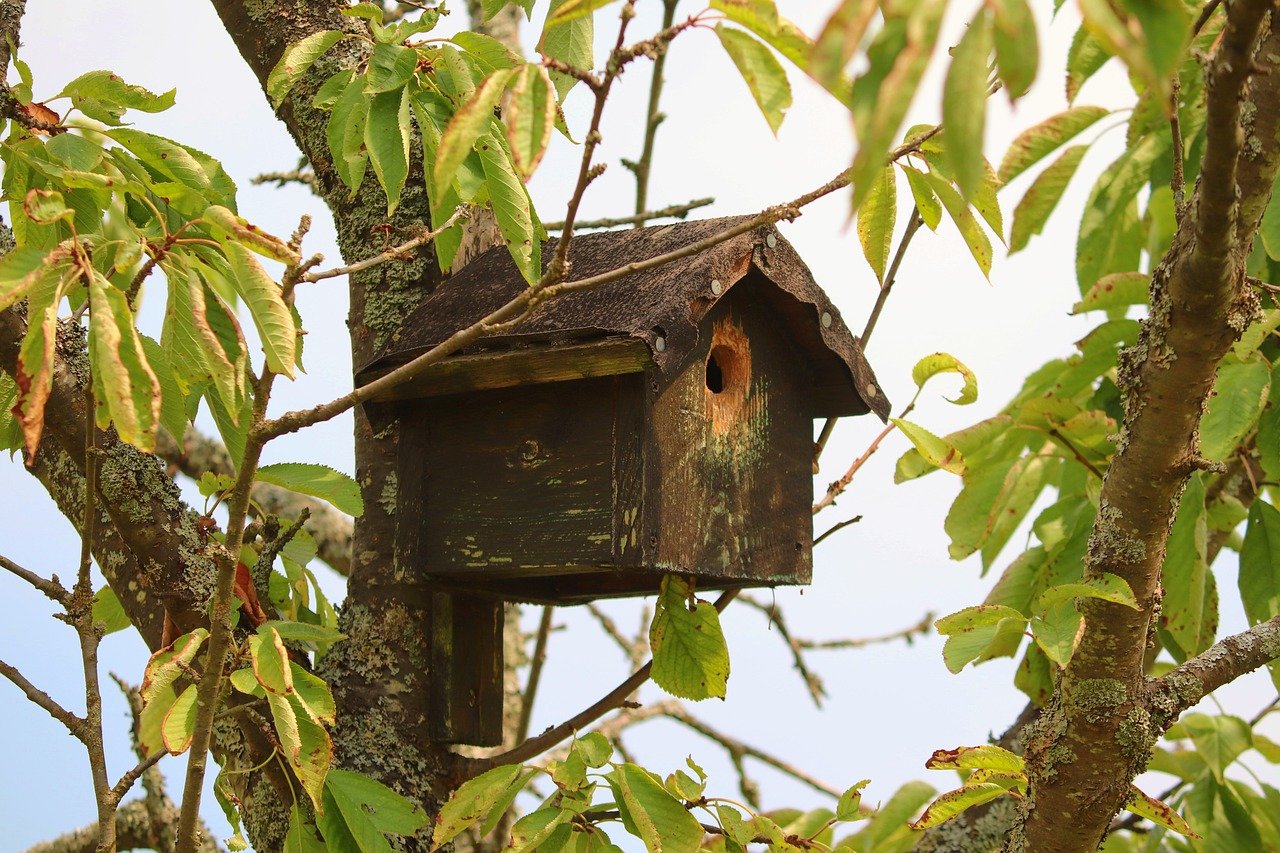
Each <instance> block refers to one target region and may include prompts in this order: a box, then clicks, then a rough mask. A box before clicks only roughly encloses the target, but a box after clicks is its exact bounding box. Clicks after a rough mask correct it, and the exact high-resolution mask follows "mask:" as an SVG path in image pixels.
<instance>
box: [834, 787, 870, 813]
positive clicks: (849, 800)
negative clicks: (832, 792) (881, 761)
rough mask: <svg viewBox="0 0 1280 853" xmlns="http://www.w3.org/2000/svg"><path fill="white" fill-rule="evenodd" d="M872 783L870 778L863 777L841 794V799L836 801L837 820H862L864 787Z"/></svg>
mask: <svg viewBox="0 0 1280 853" xmlns="http://www.w3.org/2000/svg"><path fill="white" fill-rule="evenodd" d="M870 784H871V780H870V779H863V780H862V781H861V782H857V783H855V784H854V785H853V787H852V788H849V789H847V790H846V791H845V792H844V793H843V794H841V795H840V799H839V800H838V801H837V802H836V820H840V821H849V820H861V819H862V818H863V817H864V815H863V814H862V789H863V788H865V787H867V786H868V785H870Z"/></svg>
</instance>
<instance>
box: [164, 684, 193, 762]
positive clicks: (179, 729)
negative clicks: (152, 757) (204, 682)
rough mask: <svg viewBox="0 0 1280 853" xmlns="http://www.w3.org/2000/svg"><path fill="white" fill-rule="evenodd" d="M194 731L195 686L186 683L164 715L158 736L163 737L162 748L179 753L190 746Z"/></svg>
mask: <svg viewBox="0 0 1280 853" xmlns="http://www.w3.org/2000/svg"><path fill="white" fill-rule="evenodd" d="M195 733H196V686H195V685H194V684H189V685H187V689H186V690H183V691H182V695H180V696H179V697H178V698H177V700H176V701H175V702H174V703H173V705H172V706H171V707H170V708H169V711H168V713H166V714H165V715H164V722H163V723H161V725H160V736H161V737H162V738H163V739H164V748H165V749H167V750H169V754H170V755H180V754H182V753H184V752H186V751H187V747H189V746H191V739H192V738H193V737H195Z"/></svg>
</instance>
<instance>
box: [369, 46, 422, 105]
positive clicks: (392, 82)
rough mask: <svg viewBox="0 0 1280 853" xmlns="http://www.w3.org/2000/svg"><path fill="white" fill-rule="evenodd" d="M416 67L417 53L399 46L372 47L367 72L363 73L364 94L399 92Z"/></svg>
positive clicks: (409, 48)
mask: <svg viewBox="0 0 1280 853" xmlns="http://www.w3.org/2000/svg"><path fill="white" fill-rule="evenodd" d="M417 66H418V52H417V51H416V50H414V49H413V48H411V47H405V46H404V45H400V44H377V45H374V48H373V53H371V54H370V55H369V70H368V71H366V72H365V84H364V90H365V93H366V94H369V95H377V94H382V93H384V92H399V91H400V90H401V89H403V88H404V86H405V84H406V83H408V82H409V80H410V79H411V78H412V77H413V72H414V69H416V68H417Z"/></svg>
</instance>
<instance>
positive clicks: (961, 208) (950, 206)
mask: <svg viewBox="0 0 1280 853" xmlns="http://www.w3.org/2000/svg"><path fill="white" fill-rule="evenodd" d="M925 177H926V179H927V180H928V181H929V185H930V186H931V187H932V188H933V192H934V194H935V195H937V196H938V198H939V200H941V201H942V206H943V207H945V208H946V210H947V214H948V215H949V216H950V217H951V221H952V222H954V223H955V224H956V228H957V229H959V231H960V236H961V237H962V238H963V239H964V242H965V245H966V246H968V247H969V254H971V255H973V259H974V261H976V262H977V264H978V269H980V270H982V274H983V276H986V277H988V278H989V277H990V274H991V241H990V240H989V239H988V238H987V235H986V232H984V231H983V230H982V226H981V225H979V224H978V220H977V219H975V218H974V216H973V212H972V211H971V210H970V209H969V206H968V205H967V204H965V202H964V199H962V198H961V197H960V194H959V193H958V192H956V190H955V188H954V187H952V186H951V184H949V183H947V181H946V179H944V178H943V177H941V176H940V175H938V174H937V173H935V172H929V173H928V174H926V175H925Z"/></svg>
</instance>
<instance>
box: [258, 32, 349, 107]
mask: <svg viewBox="0 0 1280 853" xmlns="http://www.w3.org/2000/svg"><path fill="white" fill-rule="evenodd" d="M346 35H347V34H346V33H344V32H341V31H339V30H321V31H320V32H318V33H312V34H311V35H309V36H307V37H306V38H304V39H302V40H301V41H298V42H294V43H293V44H291V45H289V46H288V47H286V48H285V49H284V53H282V54H281V55H280V61H279V62H277V63H276V66H275V68H272V69H271V73H270V74H268V75H267V97H268V98H270V99H271V102H272V104H273V105H274V106H276V107H279V106H280V102H281V101H283V100H284V99H285V96H286V95H288V94H289V91H290V90H291V89H292V88H293V87H294V84H296V83H297V82H298V81H299V80H301V79H302V75H304V74H306V73H307V71H308V70H310V68H311V66H312V65H313V64H314V63H315V61H316V60H317V59H319V58H320V57H321V56H323V55H324V54H325V53H327V52H328V51H329V48H331V47H333V46H334V45H335V44H337V43H338V42H340V41H342V39H343V38H345V37H346Z"/></svg>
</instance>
